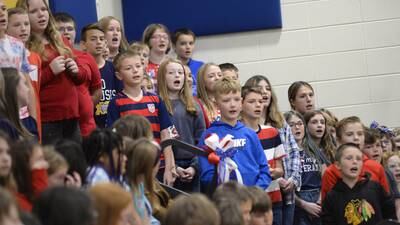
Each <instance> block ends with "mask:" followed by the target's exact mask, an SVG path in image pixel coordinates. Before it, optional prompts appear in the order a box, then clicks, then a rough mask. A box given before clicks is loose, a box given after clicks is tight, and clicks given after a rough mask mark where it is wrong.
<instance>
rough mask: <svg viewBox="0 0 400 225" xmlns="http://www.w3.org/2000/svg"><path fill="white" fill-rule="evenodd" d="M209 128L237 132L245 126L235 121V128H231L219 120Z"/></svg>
mask: <svg viewBox="0 0 400 225" xmlns="http://www.w3.org/2000/svg"><path fill="white" fill-rule="evenodd" d="M211 127H216V128H221V129H224V128H225V129H229V130H239V129H241V128H243V127H245V126H244V124H243V123H241V122H240V121H237V123H236V124H235V126H231V125H230V124H227V123H225V122H222V121H221V120H218V121H215V122H213V123H212V124H211Z"/></svg>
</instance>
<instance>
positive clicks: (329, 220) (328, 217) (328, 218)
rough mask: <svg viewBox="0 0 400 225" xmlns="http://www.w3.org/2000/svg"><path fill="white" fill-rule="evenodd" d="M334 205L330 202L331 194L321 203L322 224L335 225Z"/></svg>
mask: <svg viewBox="0 0 400 225" xmlns="http://www.w3.org/2000/svg"><path fill="white" fill-rule="evenodd" d="M334 212H335V206H334V204H333V203H332V198H331V196H328V197H326V200H325V201H324V202H323V203H322V212H321V220H322V224H324V225H336V224H338V222H337V221H335V215H334Z"/></svg>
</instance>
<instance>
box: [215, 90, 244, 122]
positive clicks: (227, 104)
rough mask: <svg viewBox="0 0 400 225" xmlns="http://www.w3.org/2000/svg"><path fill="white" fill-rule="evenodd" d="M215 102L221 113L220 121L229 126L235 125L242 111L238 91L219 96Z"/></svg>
mask: <svg viewBox="0 0 400 225" xmlns="http://www.w3.org/2000/svg"><path fill="white" fill-rule="evenodd" d="M216 102H217V106H218V109H219V110H220V111H221V120H222V121H224V122H227V123H230V124H234V123H236V121H237V119H238V117H239V114H240V111H241V109H242V97H241V96H240V91H237V92H230V93H228V94H220V95H219V96H217V97H216Z"/></svg>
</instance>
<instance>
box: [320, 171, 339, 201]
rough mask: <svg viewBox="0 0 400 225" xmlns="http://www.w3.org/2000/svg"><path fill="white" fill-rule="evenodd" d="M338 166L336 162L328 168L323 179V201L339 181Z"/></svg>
mask: <svg viewBox="0 0 400 225" xmlns="http://www.w3.org/2000/svg"><path fill="white" fill-rule="evenodd" d="M337 173H339V171H337V168H336V166H335V165H334V164H332V165H330V166H328V168H326V170H325V173H324V175H322V181H321V201H322V202H323V201H324V199H325V196H326V195H327V193H328V192H329V191H330V190H332V188H333V186H334V185H335V184H336V183H337V181H338V178H339V176H337Z"/></svg>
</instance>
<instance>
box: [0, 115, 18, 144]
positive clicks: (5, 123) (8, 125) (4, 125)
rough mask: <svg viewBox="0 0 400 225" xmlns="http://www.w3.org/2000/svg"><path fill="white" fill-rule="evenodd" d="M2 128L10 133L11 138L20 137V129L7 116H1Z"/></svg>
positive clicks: (0, 125)
mask: <svg viewBox="0 0 400 225" xmlns="http://www.w3.org/2000/svg"><path fill="white" fill-rule="evenodd" d="M0 130H1V131H3V132H4V133H6V134H8V137H10V139H11V140H18V139H19V132H18V130H17V129H16V128H15V127H14V126H13V125H12V124H11V122H10V121H8V120H7V119H5V118H2V117H0Z"/></svg>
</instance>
